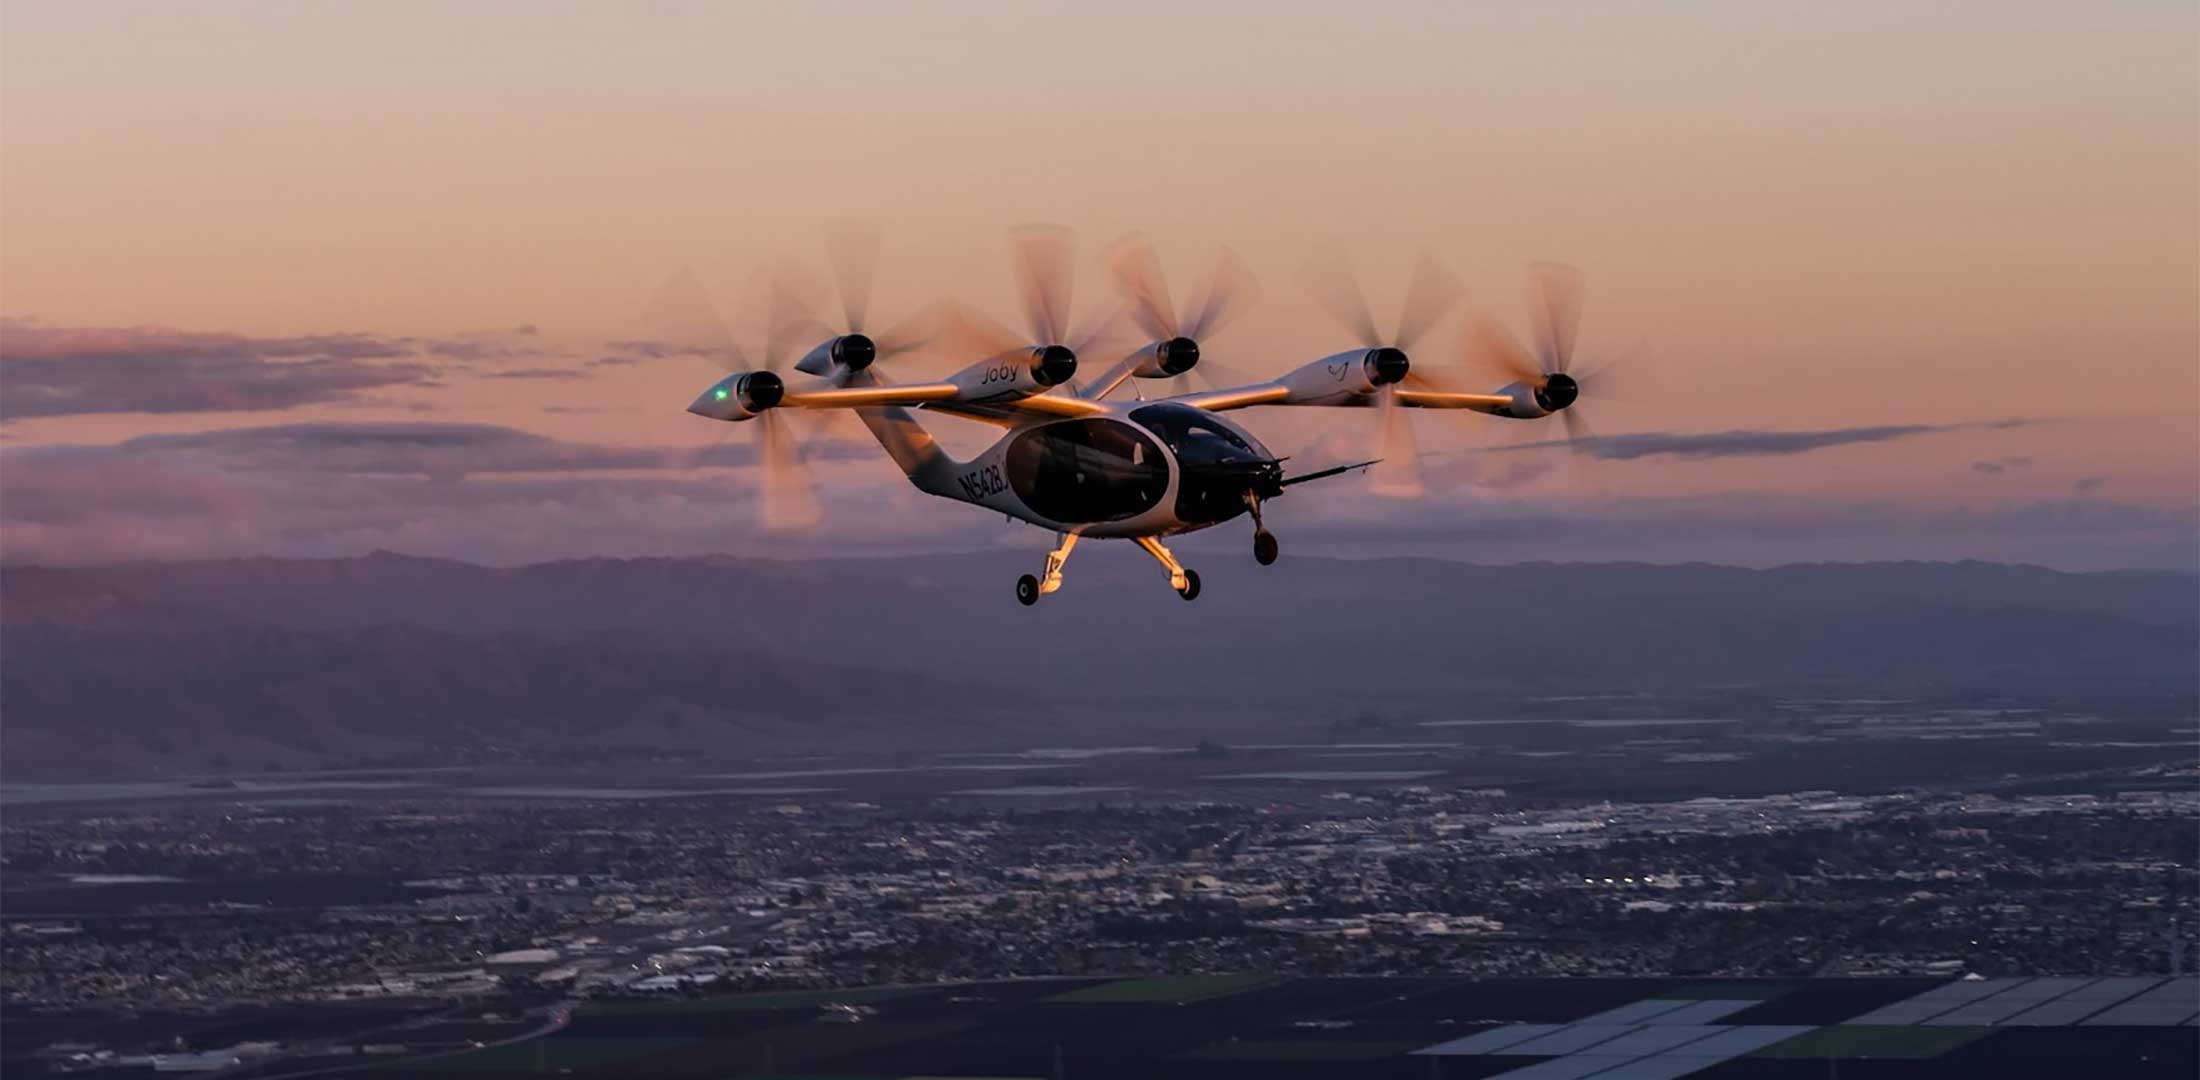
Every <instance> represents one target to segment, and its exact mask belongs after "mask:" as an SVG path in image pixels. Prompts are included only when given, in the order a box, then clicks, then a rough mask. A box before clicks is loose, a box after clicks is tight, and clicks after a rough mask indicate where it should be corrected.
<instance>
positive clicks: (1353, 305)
mask: <svg viewBox="0 0 2200 1080" xmlns="http://www.w3.org/2000/svg"><path fill="white" fill-rule="evenodd" d="M1299 283H1300V285H1301V286H1303V287H1304V288H1305V289H1306V291H1307V293H1308V294H1309V295H1311V296H1312V297H1313V298H1314V301H1315V302H1316V303H1318V304H1320V305H1321V306H1322V310H1324V311H1326V312H1328V313H1329V315H1330V317H1331V318H1333V319H1335V320H1337V322H1338V324H1339V325H1341V326H1343V327H1344V328H1345V330H1347V331H1348V332H1350V333H1351V335H1352V339H1353V341H1355V342H1357V343H1358V344H1360V345H1363V346H1366V347H1367V348H1370V349H1376V348H1381V347H1382V345H1383V335H1382V332H1381V331H1379V330H1377V329H1375V314H1374V312H1372V311H1370V310H1368V306H1367V294H1365V293H1363V292H1361V291H1360V281H1359V277H1358V275H1356V274H1354V273H1353V272H1352V260H1351V258H1350V256H1348V255H1346V254H1345V252H1344V249H1342V248H1325V249H1323V250H1322V251H1321V252H1318V253H1316V255H1315V256H1314V259H1313V260H1312V261H1311V262H1309V263H1307V264H1306V269H1305V270H1303V271H1302V272H1300V274H1299Z"/></svg>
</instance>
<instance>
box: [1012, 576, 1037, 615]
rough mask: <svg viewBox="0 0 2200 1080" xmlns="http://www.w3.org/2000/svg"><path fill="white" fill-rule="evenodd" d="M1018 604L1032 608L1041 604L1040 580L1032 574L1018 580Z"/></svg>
mask: <svg viewBox="0 0 2200 1080" xmlns="http://www.w3.org/2000/svg"><path fill="white" fill-rule="evenodd" d="M1016 602H1017V603H1019V604H1022V605H1023V606H1025V607H1030V606H1031V605H1033V604H1036V603H1038V602H1039V579H1038V578H1035V577H1032V576H1031V575H1030V574H1025V575H1024V576H1022V577H1020V578H1017V579H1016Z"/></svg>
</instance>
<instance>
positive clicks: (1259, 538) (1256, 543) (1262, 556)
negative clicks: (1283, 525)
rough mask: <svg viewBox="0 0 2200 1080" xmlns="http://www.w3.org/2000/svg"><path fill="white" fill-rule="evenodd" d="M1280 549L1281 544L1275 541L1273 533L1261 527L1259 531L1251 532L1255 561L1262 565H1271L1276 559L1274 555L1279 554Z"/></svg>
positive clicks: (1281, 548)
mask: <svg viewBox="0 0 2200 1080" xmlns="http://www.w3.org/2000/svg"><path fill="white" fill-rule="evenodd" d="M1282 550H1283V547H1282V545H1280V544H1278V543H1276V534H1275V533H1272V532H1269V531H1268V530H1266V529H1262V530H1261V531H1259V532H1257V533H1254V534H1253V561H1254V562H1257V563H1259V564H1261V565H1262V566H1269V565H1272V564H1274V563H1275V561H1276V556H1277V555H1278V554H1280V553H1281V552H1282Z"/></svg>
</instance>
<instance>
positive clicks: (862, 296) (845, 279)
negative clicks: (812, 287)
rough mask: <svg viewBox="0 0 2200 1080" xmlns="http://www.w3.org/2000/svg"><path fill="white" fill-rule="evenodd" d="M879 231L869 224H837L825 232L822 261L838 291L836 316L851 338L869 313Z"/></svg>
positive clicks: (876, 261)
mask: <svg viewBox="0 0 2200 1080" xmlns="http://www.w3.org/2000/svg"><path fill="white" fill-rule="evenodd" d="M878 249H879V227H878V226H877V225H875V224H872V223H870V222H861V221H847V222H841V223H839V224H837V225H835V226H833V227H832V228H830V229H827V230H826V232H825V253H826V257H827V258H829V259H831V260H832V264H833V284H834V285H835V286H836V287H837V288H838V289H839V291H840V313H841V316H842V317H843V318H845V319H846V320H847V322H846V323H845V324H844V325H845V326H846V327H847V329H848V332H849V333H851V334H860V333H862V332H863V320H864V317H865V316H866V315H868V314H869V313H870V310H871V281H872V278H873V276H874V275H875V274H876V272H877V270H878Z"/></svg>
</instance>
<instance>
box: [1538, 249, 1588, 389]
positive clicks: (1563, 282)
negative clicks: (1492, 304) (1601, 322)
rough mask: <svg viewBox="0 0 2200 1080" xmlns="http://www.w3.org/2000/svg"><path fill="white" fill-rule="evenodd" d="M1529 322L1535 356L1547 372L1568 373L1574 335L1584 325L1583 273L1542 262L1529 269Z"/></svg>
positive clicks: (1563, 266)
mask: <svg viewBox="0 0 2200 1080" xmlns="http://www.w3.org/2000/svg"><path fill="white" fill-rule="evenodd" d="M1528 279H1529V286H1530V292H1531V296H1530V299H1529V304H1530V306H1531V311H1530V314H1531V316H1532V318H1531V319H1530V320H1529V321H1530V322H1531V323H1532V324H1533V325H1534V329H1535V350H1536V356H1537V357H1538V358H1539V359H1541V360H1542V361H1543V370H1544V371H1565V370H1566V367H1567V365H1568V364H1570V363H1572V361H1573V355H1574V333H1575V331H1576V329H1577V328H1579V327H1580V325H1581V294H1582V280H1581V271H1579V270H1576V269H1574V268H1573V267H1571V266H1567V265H1565V264H1563V263H1547V262H1539V263H1536V264H1534V265H1532V266H1530V267H1529V268H1528Z"/></svg>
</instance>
